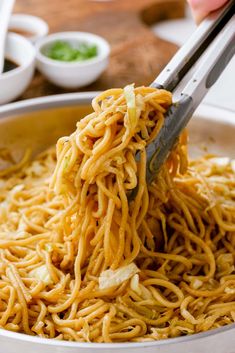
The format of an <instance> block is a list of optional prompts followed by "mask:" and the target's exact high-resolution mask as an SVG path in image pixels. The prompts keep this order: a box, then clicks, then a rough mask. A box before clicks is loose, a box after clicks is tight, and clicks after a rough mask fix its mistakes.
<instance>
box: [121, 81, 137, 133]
mask: <svg viewBox="0 0 235 353" xmlns="http://www.w3.org/2000/svg"><path fill="white" fill-rule="evenodd" d="M124 97H125V99H126V104H127V113H128V118H129V124H130V129H131V131H133V130H134V129H135V127H136V125H137V122H138V119H137V114H136V101H135V91H134V85H133V84H132V85H128V86H126V87H125V88H124Z"/></svg>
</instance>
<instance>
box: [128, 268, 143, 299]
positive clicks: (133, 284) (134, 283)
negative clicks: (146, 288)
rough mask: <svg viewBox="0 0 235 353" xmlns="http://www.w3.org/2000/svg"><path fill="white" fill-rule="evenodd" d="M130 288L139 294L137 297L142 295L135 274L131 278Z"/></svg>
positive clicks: (137, 276) (137, 277)
mask: <svg viewBox="0 0 235 353" xmlns="http://www.w3.org/2000/svg"><path fill="white" fill-rule="evenodd" d="M130 287H131V289H132V290H133V291H134V292H136V293H137V294H139V295H141V294H142V291H141V288H140V281H139V275H138V274H137V273H136V274H135V275H134V276H133V277H132V278H131V283H130Z"/></svg>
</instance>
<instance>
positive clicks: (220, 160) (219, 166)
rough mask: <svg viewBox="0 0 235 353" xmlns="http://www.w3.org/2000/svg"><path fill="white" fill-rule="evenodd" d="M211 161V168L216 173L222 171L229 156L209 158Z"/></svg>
mask: <svg viewBox="0 0 235 353" xmlns="http://www.w3.org/2000/svg"><path fill="white" fill-rule="evenodd" d="M210 162H211V163H213V169H214V171H215V172H216V173H222V172H224V170H225V169H226V168H227V167H228V166H229V164H230V158H229V157H214V158H211V159H210Z"/></svg>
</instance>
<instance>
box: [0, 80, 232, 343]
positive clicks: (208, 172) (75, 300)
mask: <svg viewBox="0 0 235 353" xmlns="http://www.w3.org/2000/svg"><path fill="white" fill-rule="evenodd" d="M171 103H172V97H171V93H170V92H167V91H165V90H158V89H154V88H149V87H148V88H147V87H139V88H134V87H133V86H132V85H130V86H127V87H125V88H124V89H111V90H108V91H106V92H104V93H102V94H100V95H99V96H98V97H96V98H95V99H94V100H93V102H92V107H93V110H94V111H93V113H91V114H90V115H88V116H86V117H84V118H83V119H81V120H80V121H78V123H77V129H76V131H75V132H74V133H72V134H71V135H70V136H66V137H62V138H60V139H59V141H58V142H57V147H56V150H55V149H54V148H51V149H49V150H47V151H44V152H43V153H42V154H40V155H39V156H37V157H36V158H35V159H34V160H33V161H32V162H30V161H29V157H28V155H29V153H28V151H27V152H26V157H25V158H24V159H23V160H22V161H21V162H20V164H18V165H17V164H15V165H13V166H12V167H10V168H8V169H4V170H2V171H1V172H0V202H1V203H0V274H1V278H0V327H1V328H3V329H6V330H11V331H15V332H23V333H26V334H29V335H38V336H40V337H44V338H54V339H58V340H62V339H63V340H70V341H79V342H84V341H86V342H87V341H91V342H124V341H131V342H133V341H135V342H137V341H138V342H139V341H140V342H142V341H150V340H159V339H164V338H170V337H176V336H182V335H188V334H193V333H198V332H202V331H206V330H209V329H213V328H218V327H221V326H224V325H227V324H230V323H233V322H234V321H235V270H234V257H235V162H234V161H232V160H230V159H229V158H227V157H224V158H222V157H216V156H213V155H207V156H205V157H203V158H199V159H195V160H191V161H189V160H188V155H187V134H186V133H185V132H184V133H183V134H182V135H181V137H180V140H179V143H178V145H177V147H176V148H175V149H174V150H173V151H172V152H171V154H170V156H169V158H168V160H167V161H166V162H165V164H164V165H163V167H162V169H161V171H160V172H159V174H158V176H157V178H156V179H155V181H154V182H153V183H152V184H151V185H147V183H146V178H145V172H146V152H145V147H146V145H147V144H148V143H150V142H151V141H152V140H153V139H154V138H155V137H156V136H157V134H158V133H159V131H160V129H161V127H162V125H163V122H164V113H165V112H166V110H167V109H168V107H169V106H170V104H171ZM137 153H139V155H140V158H139V159H138V161H137V159H135V156H136V154H137ZM137 183H138V185H139V187H138V191H137V195H136V197H135V199H134V200H133V201H130V200H128V195H129V193H130V192H131V190H132V189H133V188H135V187H136V185H137Z"/></svg>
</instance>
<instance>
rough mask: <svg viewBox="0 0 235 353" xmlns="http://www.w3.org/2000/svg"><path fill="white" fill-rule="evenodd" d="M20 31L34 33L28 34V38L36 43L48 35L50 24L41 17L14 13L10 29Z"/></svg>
mask: <svg viewBox="0 0 235 353" xmlns="http://www.w3.org/2000/svg"><path fill="white" fill-rule="evenodd" d="M14 30H15V31H19V32H28V33H32V35H31V36H26V38H27V39H28V40H30V41H31V42H32V43H35V42H36V41H37V40H38V39H42V38H44V37H45V36H47V34H48V31H49V28H48V24H47V23H46V22H45V21H44V20H43V19H42V18H40V17H36V16H31V15H25V14H14V15H12V16H11V18H10V22H9V31H10V32H11V31H13V32H14Z"/></svg>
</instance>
